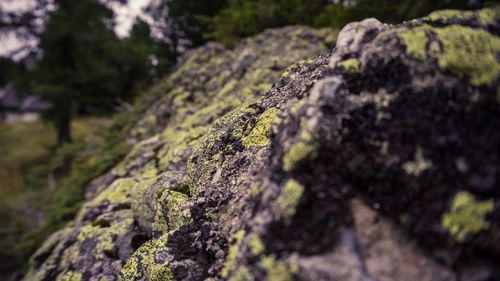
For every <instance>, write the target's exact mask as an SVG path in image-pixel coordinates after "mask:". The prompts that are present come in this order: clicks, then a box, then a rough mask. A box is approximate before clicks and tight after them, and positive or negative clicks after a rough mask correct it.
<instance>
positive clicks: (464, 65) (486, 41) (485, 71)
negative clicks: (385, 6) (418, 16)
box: [399, 25, 500, 86]
mask: <svg viewBox="0 0 500 281" xmlns="http://www.w3.org/2000/svg"><path fill="white" fill-rule="evenodd" d="M426 32H434V33H435V34H436V35H437V37H438V38H439V40H440V41H441V42H442V44H443V52H442V53H441V54H438V53H437V52H436V50H433V51H432V53H426V51H425V46H426V45H427V42H428V38H427V36H426ZM399 37H400V39H401V40H402V42H403V43H404V44H405V45H406V47H407V52H408V54H410V55H411V56H413V57H415V58H418V59H422V60H425V59H428V58H429V57H436V58H437V60H438V64H439V67H440V68H441V69H443V70H445V71H450V72H452V73H453V74H455V75H457V76H458V77H460V78H468V79H469V80H470V83H471V84H472V85H475V86H480V85H491V84H492V83H493V82H494V81H495V80H496V79H497V78H498V77H499V75H500V62H498V60H497V58H496V55H497V54H498V53H500V38H498V37H496V36H494V35H492V34H491V33H489V32H487V31H485V30H482V29H475V28H470V27H464V26H460V25H450V26H446V27H442V28H437V27H431V26H429V25H422V26H419V27H416V28H413V29H410V30H406V31H403V32H400V33H399ZM465 58H467V59H465Z"/></svg>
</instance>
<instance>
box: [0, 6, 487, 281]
mask: <svg viewBox="0 0 500 281" xmlns="http://www.w3.org/2000/svg"><path fill="white" fill-rule="evenodd" d="M495 2H497V1H481V0H418V1H417V0H415V1H410V0H397V1H396V0H211V1H207V0H128V1H127V0H78V1H75V0H0V217H1V220H0V280H17V279H19V278H21V277H22V275H23V270H24V269H25V266H26V262H27V260H28V258H29V256H30V255H31V254H32V253H33V251H34V250H35V249H36V248H37V246H38V245H39V244H40V242H41V241H43V239H45V238H46V237H47V235H48V234H50V233H51V232H52V231H54V230H56V229H57V228H59V227H61V225H63V224H64V223H65V222H67V221H69V220H71V219H72V218H73V216H74V215H75V213H76V211H77V210H78V208H79V206H80V202H82V201H83V200H84V194H85V186H86V185H88V184H89V182H90V181H91V180H92V179H93V178H95V177H97V176H99V175H101V174H103V173H104V172H106V171H107V170H108V169H110V167H112V166H113V165H114V164H115V163H116V161H118V160H119V159H120V158H121V157H123V155H124V154H125V153H126V151H127V149H128V147H129V144H127V142H126V134H127V130H128V129H129V128H130V126H131V124H133V123H134V121H135V120H137V118H138V116H140V113H141V112H142V110H143V108H142V107H144V104H147V102H145V101H147V100H148V99H151V97H150V96H149V95H148V93H149V90H148V89H149V88H150V87H151V86H152V85H154V84H158V82H159V81H161V79H162V78H163V77H165V76H167V75H168V74H169V72H170V71H171V70H172V68H173V67H174V66H175V64H176V62H177V61H178V60H179V58H180V57H181V56H182V55H183V54H184V53H185V52H186V51H187V50H189V49H191V48H195V47H197V46H200V45H203V44H204V43H206V42H207V41H217V42H219V43H222V44H224V45H226V46H227V47H229V48H230V47H233V46H235V45H236V44H237V43H238V41H239V40H241V39H242V38H245V37H248V36H251V35H255V34H257V33H259V32H261V31H263V30H264V29H266V28H273V27H281V26H285V25H308V26H312V27H316V28H324V27H326V28H333V29H340V28H341V27H342V26H344V25H345V24H346V23H349V22H351V21H356V20H361V19H364V18H367V17H376V18H378V19H379V20H381V21H383V22H387V23H397V22H401V21H404V20H408V19H413V18H417V17H421V16H425V15H427V14H429V13H430V12H432V11H433V10H437V9H446V8H453V9H477V8H481V7H484V6H487V5H493V4H494V3H495ZM160 86H161V83H160Z"/></svg>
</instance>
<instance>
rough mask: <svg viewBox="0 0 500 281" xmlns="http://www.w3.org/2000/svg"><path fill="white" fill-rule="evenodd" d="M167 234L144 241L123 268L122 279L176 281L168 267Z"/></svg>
mask: <svg viewBox="0 0 500 281" xmlns="http://www.w3.org/2000/svg"><path fill="white" fill-rule="evenodd" d="M167 237H168V236H167V235H163V236H161V237H160V238H158V239H154V240H150V241H148V242H146V243H144V244H143V245H142V246H141V247H139V249H137V250H136V251H135V252H134V254H133V255H132V256H131V257H130V258H129V260H128V261H127V263H126V264H125V266H124V267H123V268H122V269H121V271H120V275H119V278H118V280H120V281H136V280H137V281H138V280H150V281H175V279H174V275H173V273H172V270H171V269H170V268H169V267H168V263H169V259H168V255H167V253H168V249H167V248H165V244H166V241H167Z"/></svg>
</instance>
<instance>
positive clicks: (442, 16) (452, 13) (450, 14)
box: [424, 9, 473, 22]
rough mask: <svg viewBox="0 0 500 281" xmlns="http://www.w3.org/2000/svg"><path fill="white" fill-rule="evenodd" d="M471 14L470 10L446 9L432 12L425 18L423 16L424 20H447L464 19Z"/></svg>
mask: <svg viewBox="0 0 500 281" xmlns="http://www.w3.org/2000/svg"><path fill="white" fill-rule="evenodd" d="M472 16H473V13H471V12H465V11H459V10H451V9H446V10H439V11H435V12H432V13H430V14H429V15H428V16H427V17H426V18H424V20H429V21H444V22H447V21H449V20H451V19H460V20H466V19H468V18H471V17H472Z"/></svg>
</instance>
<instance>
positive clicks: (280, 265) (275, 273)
mask: <svg viewBox="0 0 500 281" xmlns="http://www.w3.org/2000/svg"><path fill="white" fill-rule="evenodd" d="M261 264H262V267H264V269H265V270H266V274H267V280H268V281H290V280H294V276H295V274H297V272H298V270H299V269H298V266H296V265H288V264H286V263H285V262H283V261H279V260H278V261H277V260H276V257H275V256H274V255H271V256H266V257H263V258H262V260H261Z"/></svg>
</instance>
